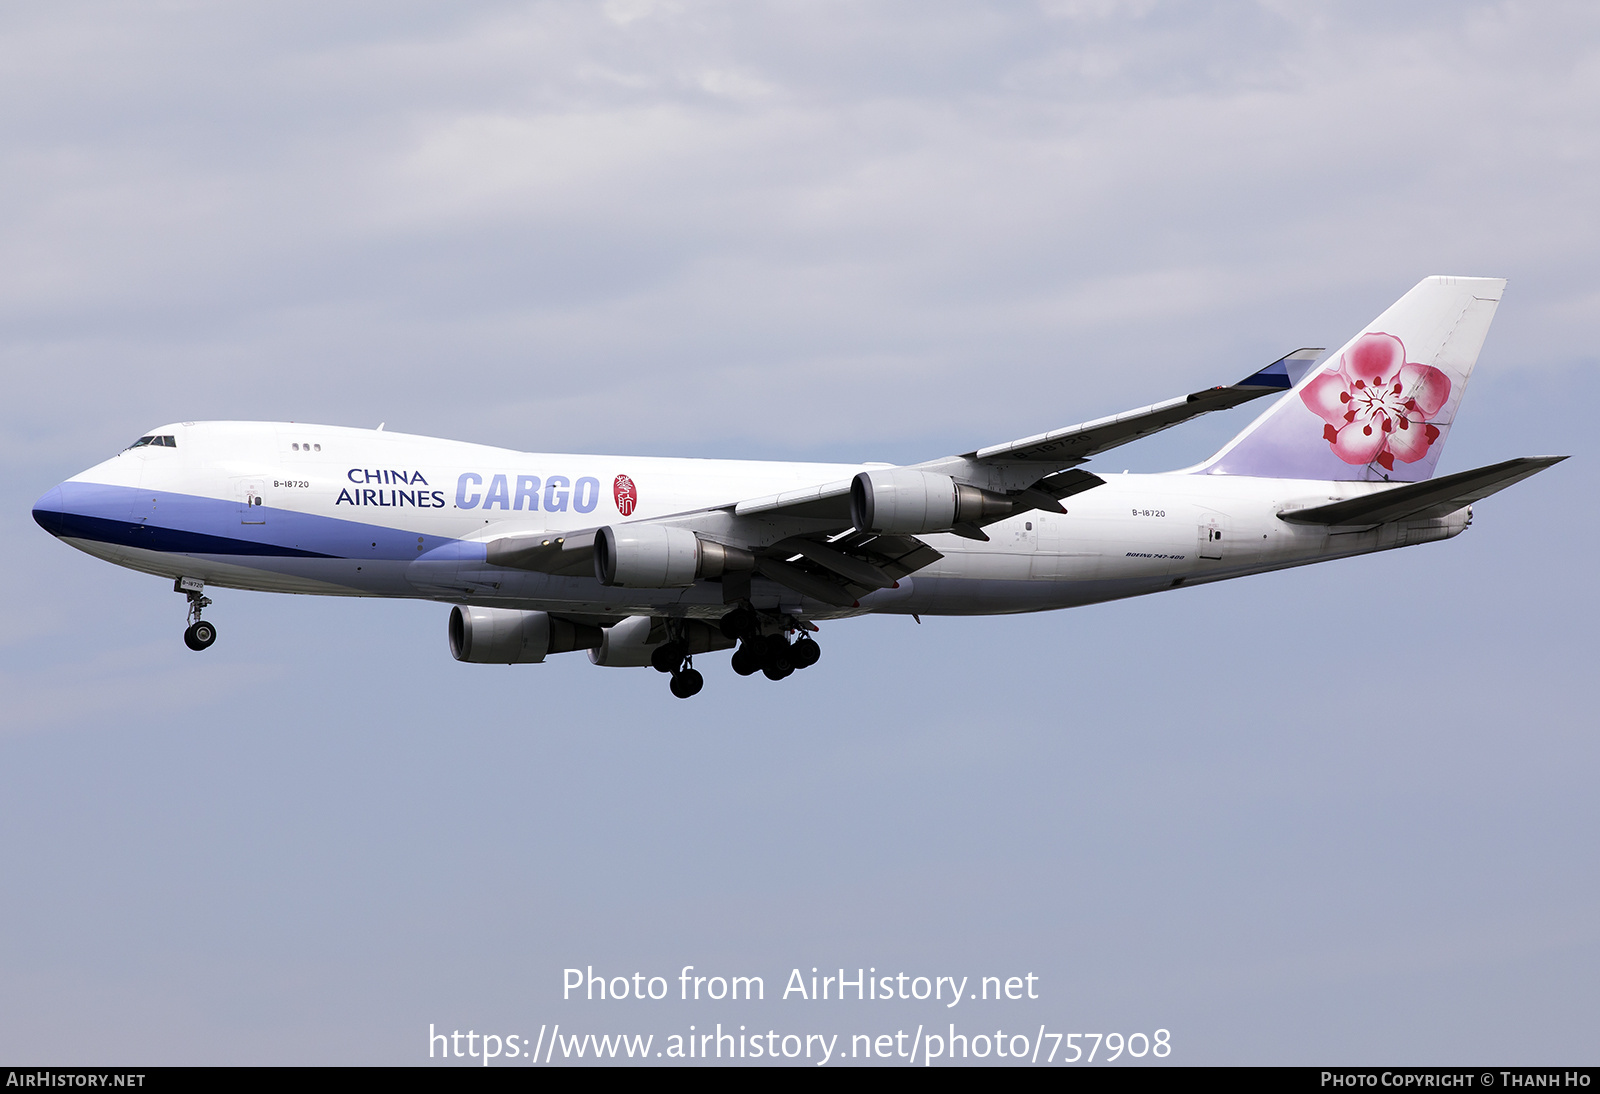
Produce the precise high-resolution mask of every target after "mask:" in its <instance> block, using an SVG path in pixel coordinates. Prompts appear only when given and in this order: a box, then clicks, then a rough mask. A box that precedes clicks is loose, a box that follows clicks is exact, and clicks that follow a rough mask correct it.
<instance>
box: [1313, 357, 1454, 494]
mask: <svg viewBox="0 0 1600 1094" xmlns="http://www.w3.org/2000/svg"><path fill="white" fill-rule="evenodd" d="M1449 398H1450V377H1448V376H1446V375H1445V374H1444V373H1443V372H1440V371H1439V370H1438V369H1436V368H1434V367H1433V366H1432V365H1419V364H1417V363H1415V362H1408V361H1407V360H1406V347H1405V343H1403V342H1401V341H1400V339H1398V338H1396V337H1395V336H1394V335H1392V334H1376V333H1374V334H1363V335H1362V336H1361V337H1360V338H1358V339H1356V343H1355V345H1353V346H1351V347H1350V349H1349V351H1348V352H1346V353H1344V354H1343V355H1341V356H1340V358H1339V367H1338V369H1337V370H1333V369H1330V370H1328V371H1325V372H1321V373H1319V374H1318V375H1317V378H1316V379H1314V380H1312V381H1311V382H1310V383H1309V384H1307V385H1306V386H1305V387H1304V388H1302V389H1301V391H1300V399H1301V401H1302V402H1304V403H1305V404H1306V406H1308V407H1310V408H1311V410H1312V412H1314V413H1315V414H1316V415H1317V416H1318V417H1320V418H1321V419H1322V420H1323V422H1325V423H1326V424H1325V425H1323V427H1322V437H1323V439H1324V440H1326V441H1327V442H1328V443H1329V444H1330V445H1332V446H1333V452H1334V455H1336V456H1338V457H1339V458H1340V459H1341V460H1343V461H1344V462H1345V463H1376V464H1377V465H1378V466H1380V467H1382V468H1383V469H1384V470H1385V471H1393V470H1394V461H1395V460H1399V461H1400V462H1402V463H1416V462H1417V461H1418V460H1420V459H1422V457H1424V456H1426V455H1427V454H1428V449H1429V448H1430V447H1431V446H1432V445H1433V442H1434V441H1436V440H1438V439H1439V427H1438V426H1436V425H1433V424H1432V423H1431V422H1429V420H1428V419H1430V418H1432V417H1433V416H1434V415H1435V414H1437V413H1439V408H1440V407H1442V406H1444V404H1445V403H1446V402H1447V401H1448V400H1449Z"/></svg>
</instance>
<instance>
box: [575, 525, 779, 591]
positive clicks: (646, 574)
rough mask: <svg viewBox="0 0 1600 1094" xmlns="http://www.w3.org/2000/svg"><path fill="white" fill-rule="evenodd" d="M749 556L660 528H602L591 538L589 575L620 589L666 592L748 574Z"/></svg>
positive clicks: (752, 561)
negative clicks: (698, 581)
mask: <svg viewBox="0 0 1600 1094" xmlns="http://www.w3.org/2000/svg"><path fill="white" fill-rule="evenodd" d="M755 566H756V560H755V556H754V555H752V554H751V553H750V552H749V551H746V550H744V549H742V548H739V547H729V546H726V545H725V544H721V543H713V542H711V541H709V540H701V539H700V538H699V537H697V536H696V535H695V534H694V533H693V532H691V531H689V530H688V529H687V528H670V527H667V526H665V525H661V524H624V525H621V526H617V527H605V528H602V529H600V531H599V532H597V533H595V537H594V576H595V579H596V580H597V581H599V582H600V584H602V585H614V586H620V587H622V588H624V589H671V588H679V587H682V586H687V585H693V584H694V583H695V580H696V579H697V578H702V577H707V578H714V577H721V576H722V575H723V574H725V573H732V572H736V571H748V570H754V569H755Z"/></svg>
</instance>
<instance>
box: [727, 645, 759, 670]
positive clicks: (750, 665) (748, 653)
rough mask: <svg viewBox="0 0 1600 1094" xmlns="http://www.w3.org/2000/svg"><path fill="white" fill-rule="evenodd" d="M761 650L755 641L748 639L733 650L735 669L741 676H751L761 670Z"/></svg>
mask: <svg viewBox="0 0 1600 1094" xmlns="http://www.w3.org/2000/svg"><path fill="white" fill-rule="evenodd" d="M761 661H762V657H761V651H760V650H759V649H757V648H756V644H755V643H754V642H750V641H746V642H742V643H740V645H739V648H738V649H736V650H734V651H733V671H734V672H737V673H738V674H739V675H740V676H750V675H753V674H755V673H758V672H760V671H761Z"/></svg>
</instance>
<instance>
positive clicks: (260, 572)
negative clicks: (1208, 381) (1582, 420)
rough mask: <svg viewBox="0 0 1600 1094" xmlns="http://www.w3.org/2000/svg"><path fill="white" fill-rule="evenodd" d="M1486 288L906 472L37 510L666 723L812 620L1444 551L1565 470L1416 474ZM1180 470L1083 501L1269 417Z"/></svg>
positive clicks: (553, 458) (316, 472) (121, 544)
mask: <svg viewBox="0 0 1600 1094" xmlns="http://www.w3.org/2000/svg"><path fill="white" fill-rule="evenodd" d="M1504 288H1505V282H1504V281H1503V280H1500V279H1496V278H1473V277H1430V278H1427V279H1426V280H1424V281H1422V282H1421V283H1420V284H1418V285H1417V286H1416V287H1415V288H1414V289H1412V290H1411V291H1410V292H1408V293H1406V294H1405V296H1403V297H1402V298H1401V299H1400V300H1399V301H1398V302H1397V303H1395V304H1394V305H1393V306H1392V307H1390V308H1389V309H1388V310H1387V311H1385V312H1384V313H1383V314H1382V315H1380V316H1379V317H1378V318H1377V319H1375V320H1373V322H1372V323H1371V324H1370V325H1369V326H1368V327H1367V328H1366V329H1365V330H1362V331H1361V332H1360V333H1358V334H1357V335H1356V336H1355V337H1354V338H1352V339H1351V340H1350V341H1349V342H1348V343H1346V344H1345V345H1344V346H1342V347H1341V348H1340V349H1339V350H1338V351H1337V352H1335V353H1333V354H1331V355H1329V356H1327V357H1326V358H1324V359H1321V363H1320V364H1319V363H1317V362H1318V360H1319V353H1320V351H1317V350H1310V349H1302V350H1296V351H1295V352H1293V353H1290V354H1288V355H1287V356H1285V357H1283V358H1281V359H1279V360H1277V361H1274V362H1273V363H1272V364H1270V365H1268V366H1267V367H1266V368H1264V369H1261V370H1260V371H1258V372H1255V373H1253V374H1252V375H1250V376H1248V377H1246V378H1245V379H1243V380H1241V381H1239V382H1238V383H1235V384H1231V385H1226V386H1222V387H1213V388H1208V389H1206V390H1204V391H1197V392H1195V393H1194V394H1192V395H1187V396H1182V397H1180V398H1176V399H1169V400H1167V401H1166V402H1161V403H1156V404H1154V405H1152V406H1147V407H1142V408H1140V409H1138V410H1130V411H1128V412H1127V413H1124V414H1117V415H1114V416H1112V417H1109V418H1100V419H1097V420H1095V421H1091V422H1085V423H1083V424H1081V425H1073V426H1067V427H1065V428H1062V429H1054V430H1051V431H1050V432H1048V433H1041V434H1038V435H1037V436H1033V437H1024V438H1022V439H1021V440H1015V441H1007V442H1005V443H1003V444H995V445H990V446H988V447H986V448H977V449H974V450H972V451H970V452H963V453H960V454H958V455H952V456H945V457H942V458H940V459H934V460H929V461H927V462H925V463H918V464H911V465H905V466H895V465H890V464H860V465H856V464H817V463H768V462H748V461H734V460H699V459H663V458H651V457H634V456H577V455H556V454H546V453H534V452H518V451H513V450H510V449H504V448H491V447H486V446H483V445H476V444H469V443H465V442H461V441H448V440H437V439H434V438H431V437H419V436H408V435H405V434H400V433H390V432H384V431H383V430H382V429H381V428H380V429H379V430H367V429H350V428H344V427H339V426H318V425H301V424H298V423H285V422H180V423H174V424H172V425H166V426H161V427H160V428H157V429H152V430H150V431H149V432H147V433H146V434H145V435H143V436H141V437H140V438H139V439H138V440H136V441H135V442H134V443H133V445H132V446H130V447H129V448H128V449H126V450H125V451H123V452H121V453H119V454H117V455H116V456H113V457H112V458H111V459H109V460H106V461H105V462H103V463H100V464H97V465H96V466H94V467H92V468H90V469H89V470H87V471H85V472H83V473H82V474H80V475H75V476H73V477H72V478H71V479H68V480H67V481H66V482H63V483H61V484H60V485H59V486H55V487H52V488H51V489H50V490H49V491H48V492H46V493H45V495H44V496H43V497H42V498H40V499H39V501H38V502H37V503H36V504H35V506H34V510H33V515H34V518H35V519H36V520H37V521H38V522H39V524H40V525H41V526H42V527H44V529H45V530H46V531H48V532H50V533H51V534H52V535H55V536H57V537H59V538H61V539H63V540H65V541H66V542H67V543H70V544H71V545H72V546H74V547H77V548H78V549H79V550H82V551H86V552H88V553H89V554H92V555H95V556H96V557H99V558H103V559H105V560H107V561H108V562H114V563H116V564H117V565H119V566H126V567H128V568H130V569H134V570H141V571H144V572H146V573H151V574H157V575H160V576H161V577H163V578H166V579H168V580H171V581H173V583H174V588H175V589H176V590H177V591H178V592H180V593H183V594H184V595H186V596H187V598H188V606H189V625H188V629H187V630H186V631H185V632H184V640H185V642H187V643H188V645H189V648H190V649H194V650H204V649H206V648H207V647H209V646H210V645H211V644H212V642H213V641H215V639H216V635H217V631H216V628H215V626H214V624H213V623H212V622H211V621H210V619H208V618H206V617H205V616H204V610H205V609H206V608H207V607H209V606H210V605H211V599H210V597H208V596H207V595H206V592H207V590H208V589H216V588H227V589H257V590H262V591H267V592H280V593H312V594H320V595H333V596H384V597H411V598H419V599H426V600H435V601H438V602H440V603H441V604H448V605H451V608H450V612H449V619H448V626H447V632H448V636H449V644H450V652H451V653H452V654H453V655H454V656H455V657H456V659H457V660H460V661H469V662H474V663H480V664H517V663H530V662H539V661H543V660H544V659H545V658H546V657H547V656H549V655H551V654H558V653H566V652H572V651H576V650H587V651H588V655H589V657H590V659H591V660H592V661H593V662H594V663H595V664H597V665H606V666H638V667H642V666H652V667H654V668H656V669H658V670H659V671H661V672H663V673H666V674H669V675H670V677H671V690H672V693H673V694H674V695H676V696H678V697H680V698H687V697H689V696H691V695H694V694H695V693H697V692H698V691H700V689H701V687H702V686H703V684H704V679H703V677H702V675H701V673H700V672H699V671H698V670H697V669H695V668H694V659H695V657H696V656H698V655H703V654H706V653H710V652H712V651H716V650H726V649H732V648H734V647H735V646H737V649H736V650H735V652H734V654H733V657H732V661H733V669H734V671H735V672H737V673H740V674H741V675H751V674H753V673H757V672H760V673H764V674H765V675H766V676H767V677H768V678H770V679H773V680H779V679H782V678H784V677H785V676H788V675H789V674H790V673H792V672H795V671H796V670H799V669H804V668H807V667H809V666H811V665H813V664H815V663H816V661H817V659H818V657H819V656H820V652H821V651H820V647H819V645H818V644H817V642H816V640H815V639H814V637H813V636H812V634H813V632H814V631H815V630H816V621H818V620H830V619H843V618H847V617H850V616H856V615H863V614H867V613H871V612H890V613H896V614H901V615H917V616H919V617H920V616H922V615H985V614H998V613H1010V612H1033V611H1046V610H1053V609H1057V608H1071V607H1075V606H1077V605H1080V604H1093V603H1097V602H1100V601H1106V600H1115V599H1119V598H1121V597H1129V596H1140V595H1143V594H1145V593H1154V592H1160V591H1163V590H1166V589H1176V588H1180V587H1183V586H1186V585H1198V584H1201V583H1203V582H1210V581H1221V580H1223V579H1225V578H1233V577H1243V576H1245V575H1247V574H1257V573H1263V572H1265V571H1268V570H1279V569H1283V568H1285V567H1288V566H1303V565H1305V564H1307V563H1312V562H1323V561H1327V560H1329V559H1336V558H1345V557H1348V556H1351V555H1359V554H1366V553H1368V552H1371V551H1383V550H1388V549H1390V548H1394V547H1408V546H1412V545H1415V544H1419V543H1428V542H1430V541H1433V540H1440V539H1448V538H1450V537H1452V536H1455V535H1459V534H1460V533H1461V532H1462V531H1463V530H1464V529H1465V528H1466V527H1467V526H1468V525H1469V524H1470V523H1471V521H1472V506H1473V504H1474V503H1475V502H1477V501H1479V500H1480V499H1482V498H1485V497H1487V496H1488V495H1490V494H1493V493H1494V492H1496V491H1498V490H1502V489H1504V488H1505V487H1507V486H1510V485H1511V484H1513V483H1515V482H1518V481H1519V480H1521V479H1524V478H1527V477H1528V476H1529V475H1532V474H1535V473H1536V472H1538V471H1541V470H1543V469H1544V468H1546V467H1549V466H1550V465H1551V464H1554V463H1556V462H1558V461H1559V460H1561V459H1564V458H1565V457H1561V456H1534V457H1522V458H1517V459H1508V460H1505V461H1504V462H1501V463H1496V464H1492V465H1490V466H1488V467H1480V468H1476V469H1474V470H1471V471H1462V472H1459V473H1457V474H1453V475H1446V476H1443V477H1440V478H1434V477H1433V471H1434V467H1435V465H1436V464H1437V463H1438V461H1439V454H1440V452H1441V450H1442V449H1443V448H1444V444H1445V441H1446V440H1447V439H1448V437H1449V434H1450V427H1451V424H1452V423H1453V422H1454V421H1455V417H1456V410H1457V407H1459V405H1460V403H1461V396H1462V393H1463V391H1464V390H1465V389H1466V386H1467V380H1468V379H1469V378H1470V376H1471V374H1472V368H1473V365H1474V363H1475V362H1476V361H1477V358H1478V351H1479V348H1480V347H1481V346H1482V345H1483V340H1484V337H1485V335H1486V334H1487V332H1488V329H1489V322H1490V320H1491V319H1492V318H1493V317H1494V312H1495V308H1496V306H1497V305H1498V304H1499V302H1500V296H1501V293H1502V291H1503V290H1504ZM1272 395H1276V396H1278V397H1277V399H1276V400H1275V401H1274V402H1273V403H1272V404H1271V405H1270V406H1269V407H1268V408H1267V409H1266V411H1265V412H1264V413H1263V414H1261V415H1260V417H1258V418H1257V419H1256V420H1255V421H1254V422H1252V423H1251V424H1250V425H1249V427H1248V428H1246V429H1245V430H1244V432H1242V433H1240V434H1239V435H1238V436H1237V437H1235V438H1234V439H1233V440H1231V441H1229V442H1228V443H1227V444H1226V445H1225V446H1223V448H1222V450H1221V451H1219V452H1218V453H1217V454H1216V455H1214V456H1212V457H1211V458H1210V459H1208V460H1206V461H1205V462H1204V463H1201V464H1199V465H1197V466H1195V467H1190V468H1185V469H1183V470H1180V471H1172V472H1168V473H1165V474H1154V475H1129V474H1120V475H1103V474H1100V473H1097V472H1096V470H1095V469H1093V468H1090V467H1088V466H1086V465H1087V464H1088V463H1089V461H1090V460H1091V458H1092V457H1095V456H1097V455H1099V454H1101V453H1103V452H1106V451H1108V450H1110V449H1113V448H1116V447H1117V446H1119V445H1123V444H1127V443H1128V442H1130V441H1133V440H1136V439H1138V438H1140V437H1144V436H1148V435H1149V434H1151V433H1155V432H1157V431H1159V430H1163V429H1168V428H1170V427H1172V426H1175V425H1178V424H1180V423H1182V422H1186V421H1188V420H1189V419H1191V418H1195V417H1197V416H1199V415H1201V414H1206V413H1209V412H1211V411H1214V410H1223V409H1226V408H1229V407H1234V406H1239V405H1241V404H1243V403H1246V402H1249V401H1251V400H1254V399H1259V398H1263V397H1266V396H1272Z"/></svg>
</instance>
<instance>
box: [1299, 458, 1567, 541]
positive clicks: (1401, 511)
mask: <svg viewBox="0 0 1600 1094" xmlns="http://www.w3.org/2000/svg"><path fill="white" fill-rule="evenodd" d="M1566 458H1567V457H1565V456H1522V457H1519V458H1518V459H1515V460H1506V461H1505V462H1503V463H1494V464H1490V465H1489V466H1488V467H1479V468H1475V469H1473V470H1471V471H1462V472H1459V473H1457V474H1454V475H1446V476H1444V477H1443V478H1440V479H1428V480H1426V481H1424V482H1413V483H1407V484H1406V485H1404V486H1395V487H1392V488H1390V489H1388V490H1379V491H1376V492H1374V493H1371V494H1367V495H1365V496H1364V497H1359V498H1351V499H1350V500H1348V501H1336V502H1334V503H1333V504H1332V505H1319V506H1317V507H1316V508H1314V509H1294V510H1290V511H1288V512H1285V513H1279V514H1278V516H1279V517H1281V518H1282V519H1284V520H1286V521H1289V522H1291V523H1293V524H1330V525H1332V524H1384V523H1387V522H1389V521H1396V520H1427V519H1429V518H1431V517H1442V516H1445V515H1446V514H1448V513H1454V512H1455V511H1456V510H1457V509H1460V508H1462V507H1463V506H1467V505H1471V504H1472V503H1473V502H1475V501H1481V500H1482V499H1484V498H1486V497H1488V496H1489V495H1490V494H1493V493H1496V492H1498V491H1500V490H1504V489H1505V488H1506V487H1508V486H1511V485H1513V484H1515V483H1519V482H1521V481H1522V480H1523V479H1525V478H1527V477H1528V476H1530V475H1536V474H1538V473H1539V472H1540V471H1543V470H1544V469H1545V468H1547V467H1550V466H1552V465H1554V464H1558V463H1560V462H1561V461H1562V460H1564V459H1566Z"/></svg>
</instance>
